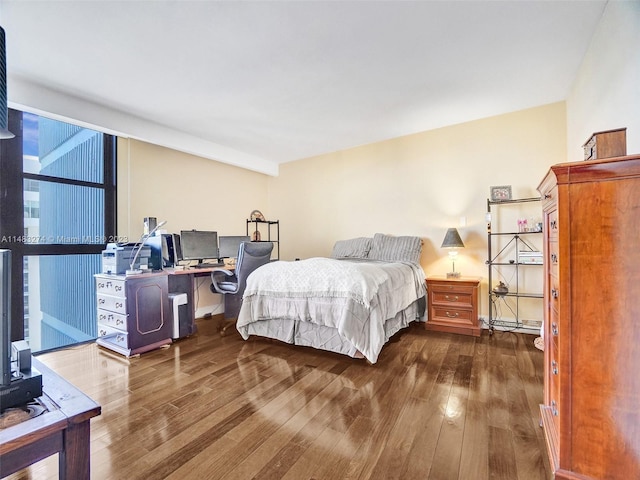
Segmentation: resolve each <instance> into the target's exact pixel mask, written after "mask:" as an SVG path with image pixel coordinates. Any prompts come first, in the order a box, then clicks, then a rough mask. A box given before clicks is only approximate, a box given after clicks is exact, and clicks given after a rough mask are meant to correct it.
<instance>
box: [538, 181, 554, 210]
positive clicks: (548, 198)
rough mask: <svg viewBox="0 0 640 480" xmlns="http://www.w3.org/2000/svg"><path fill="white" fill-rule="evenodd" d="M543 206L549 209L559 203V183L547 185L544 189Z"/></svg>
mask: <svg viewBox="0 0 640 480" xmlns="http://www.w3.org/2000/svg"><path fill="white" fill-rule="evenodd" d="M541 200H542V208H543V209H548V208H549V207H551V206H553V205H557V203H558V187H557V185H553V186H549V185H545V188H544V189H543V192H542V195H541Z"/></svg>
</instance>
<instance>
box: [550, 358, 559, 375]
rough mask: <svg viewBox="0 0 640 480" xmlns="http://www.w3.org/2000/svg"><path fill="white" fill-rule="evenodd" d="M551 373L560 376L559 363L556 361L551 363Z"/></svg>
mask: <svg viewBox="0 0 640 480" xmlns="http://www.w3.org/2000/svg"><path fill="white" fill-rule="evenodd" d="M551 373H553V374H554V375H557V374H558V362H556V361H555V360H553V361H552V362H551Z"/></svg>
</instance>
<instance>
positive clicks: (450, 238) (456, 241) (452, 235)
mask: <svg viewBox="0 0 640 480" xmlns="http://www.w3.org/2000/svg"><path fill="white" fill-rule="evenodd" d="M455 247H458V248H464V243H462V239H461V238H460V234H459V233H458V229H457V228H449V229H447V233H446V235H445V236H444V240H443V241H442V245H440V248H455Z"/></svg>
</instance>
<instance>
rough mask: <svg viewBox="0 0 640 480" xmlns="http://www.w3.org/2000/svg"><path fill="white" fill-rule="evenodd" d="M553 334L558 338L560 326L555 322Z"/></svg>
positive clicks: (552, 328)
mask: <svg viewBox="0 0 640 480" xmlns="http://www.w3.org/2000/svg"><path fill="white" fill-rule="evenodd" d="M551 333H552V334H553V336H554V337H557V336H558V324H557V323H556V322H553V323H552V324H551Z"/></svg>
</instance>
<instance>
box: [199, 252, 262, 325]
mask: <svg viewBox="0 0 640 480" xmlns="http://www.w3.org/2000/svg"><path fill="white" fill-rule="evenodd" d="M272 250H273V242H242V243H241V244H240V248H239V250H238V260H237V261H236V268H235V271H233V272H232V271H230V270H226V269H223V268H216V269H214V270H213V271H212V272H211V291H212V292H213V293H221V294H223V295H224V319H225V320H236V319H237V318H238V314H239V313H240V307H241V306H242V295H243V294H244V289H245V287H246V285H247V277H248V276H249V274H250V273H251V272H253V271H254V270H255V269H257V268H258V267H261V266H262V265H264V264H266V263H269V260H270V259H271V251H272ZM231 325H233V324H228V325H226V326H224V327H222V328H221V329H220V334H221V335H224V333H225V332H226V330H227V328H228V327H230V326H231Z"/></svg>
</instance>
